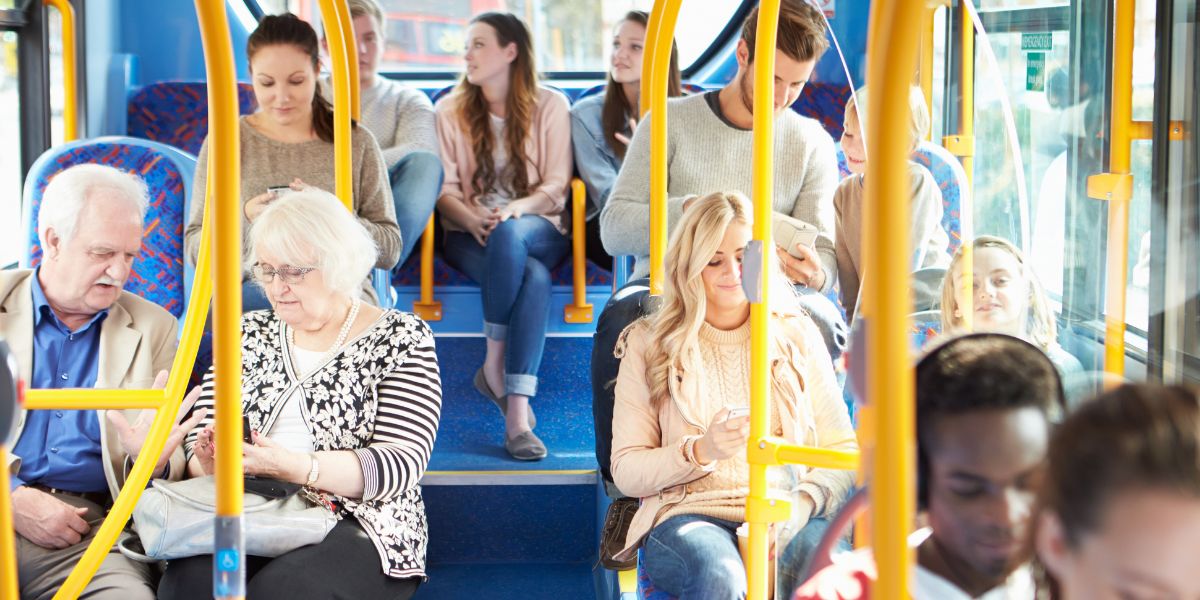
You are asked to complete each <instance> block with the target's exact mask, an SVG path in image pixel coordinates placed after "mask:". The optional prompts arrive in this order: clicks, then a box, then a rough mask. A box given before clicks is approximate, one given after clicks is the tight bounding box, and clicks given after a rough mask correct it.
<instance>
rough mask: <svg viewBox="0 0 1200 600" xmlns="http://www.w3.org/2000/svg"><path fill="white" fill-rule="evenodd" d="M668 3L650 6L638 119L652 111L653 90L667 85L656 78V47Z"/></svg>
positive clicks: (661, 1)
mask: <svg viewBox="0 0 1200 600" xmlns="http://www.w3.org/2000/svg"><path fill="white" fill-rule="evenodd" d="M667 4H668V2H667V1H664V0H654V5H653V6H652V7H651V8H650V19H649V20H648V21H647V22H646V40H645V45H644V46H643V49H644V51H643V52H642V83H641V86H640V87H641V89H640V91H639V92H638V120H641V119H643V118H645V116H646V113H648V112H650V99H651V95H652V93H651V90H653V89H654V88H656V87H658V85H659V84H663V85H665V83H664V82H662V81H656V80H655V79H654V57H655V52H654V48H656V47H657V42H658V30H659V27H660V25H661V23H662V18H663V13H664V11H666V10H667ZM651 164H653V163H651Z"/></svg>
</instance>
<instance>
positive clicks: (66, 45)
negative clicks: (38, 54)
mask: <svg viewBox="0 0 1200 600" xmlns="http://www.w3.org/2000/svg"><path fill="white" fill-rule="evenodd" d="M43 4H45V5H46V6H53V7H54V8H56V9H58V12H59V14H60V15H62V45H63V46H62V53H63V57H62V58H63V141H66V142H73V141H75V140H77V139H79V74H78V73H79V62H78V53H77V52H76V51H75V38H76V34H75V7H74V6H72V5H71V2H70V0H43Z"/></svg>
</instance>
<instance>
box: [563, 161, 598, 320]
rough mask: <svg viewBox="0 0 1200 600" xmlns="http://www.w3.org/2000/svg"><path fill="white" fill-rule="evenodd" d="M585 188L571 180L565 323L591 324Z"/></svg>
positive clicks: (564, 309) (581, 182)
mask: <svg viewBox="0 0 1200 600" xmlns="http://www.w3.org/2000/svg"><path fill="white" fill-rule="evenodd" d="M586 212H587V186H585V185H584V183H583V180H582V179H580V178H578V177H576V178H574V179H572V180H571V267H572V270H573V271H574V273H573V277H572V278H571V292H572V294H571V303H570V304H568V305H567V306H565V307H563V320H564V321H566V322H567V323H591V322H592V305H591V304H589V303H588V301H587V224H586V223H585V218H584V217H586V215H585V213H586Z"/></svg>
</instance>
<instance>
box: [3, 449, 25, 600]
mask: <svg viewBox="0 0 1200 600" xmlns="http://www.w3.org/2000/svg"><path fill="white" fill-rule="evenodd" d="M7 464H8V448H6V447H5V446H4V444H0V465H7ZM9 485H10V484H9V480H8V468H7V467H5V468H0V596H2V597H4V598H19V597H20V596H19V595H18V594H17V589H18V586H17V549H16V545H15V544H14V541H15V540H14V539H13V536H14V535H15V534H14V533H13V513H12V497H11V496H9V493H8V489H9Z"/></svg>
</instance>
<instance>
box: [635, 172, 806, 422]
mask: <svg viewBox="0 0 1200 600" xmlns="http://www.w3.org/2000/svg"><path fill="white" fill-rule="evenodd" d="M751 208H752V207H751V204H750V201H749V200H748V199H746V197H745V196H743V195H742V194H740V193H738V192H716V193H712V194H709V195H707V196H704V197H702V198H697V199H696V200H693V201H692V205H691V206H689V207H688V209H687V210H685V211H684V212H683V217H682V219H681V220H680V222H679V224H678V225H676V227H675V231H674V233H672V234H671V239H670V241H669V242H668V245H667V255H666V257H665V261H664V262H665V265H664V267H665V268H666V277H665V278H664V279H665V280H664V282H663V295H662V304H661V307H660V308H659V309H658V310H657V311H656V312H655V313H654V314H653V315H651V316H649V317H646V319H647V326H648V327H649V329H650V335H649V339H651V340H654V343H653V344H651V345H650V346H648V348H647V350H646V381H647V383H648V385H649V387H650V404H651V406H653V407H655V409H658V408H660V407H662V405H663V403H665V402H667V401H668V399H669V398H670V395H671V392H670V387H669V381H670V377H671V369H672V368H675V369H679V370H680V371H686V370H689V369H691V368H695V367H696V366H697V364H698V361H699V343H700V328H701V326H702V325H703V324H704V315H705V312H706V310H707V306H708V299H707V296H705V293H704V281H703V279H701V273H703V271H704V268H705V267H706V266H707V265H708V263H709V262H710V261H711V260H712V257H713V255H715V254H716V253H717V249H718V248H720V246H721V241H722V240H723V238H724V237H725V232H726V231H727V230H728V229H729V227H730V226H731V225H733V224H735V223H745V224H749V223H751V221H752V219H753V213H752V210H751ZM764 255H765V256H764V259H765V265H764V273H766V274H767V276H768V277H771V290H772V293H771V298H770V305H771V310H772V312H773V313H776V314H787V313H791V314H801V313H802V309H801V308H800V307H799V303H798V302H797V301H796V293H795V291H794V290H793V289H792V287H791V286H790V285H788V283H787V280H786V279H785V278H784V277H783V272H782V271H780V270H779V265H778V262H777V260H776V258H775V252H774V251H773V249H772V250H769V251H767V252H765V253H764Z"/></svg>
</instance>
